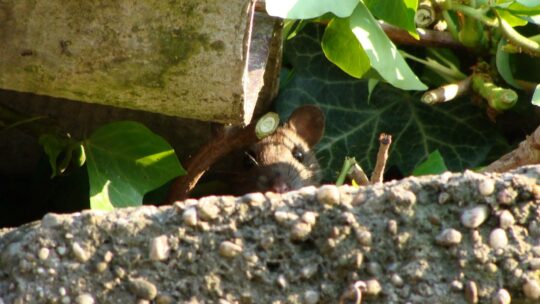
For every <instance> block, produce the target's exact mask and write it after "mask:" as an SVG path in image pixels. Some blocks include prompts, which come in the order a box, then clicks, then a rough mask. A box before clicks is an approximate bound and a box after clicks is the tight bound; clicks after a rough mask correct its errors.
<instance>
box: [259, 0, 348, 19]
mask: <svg viewBox="0 0 540 304" xmlns="http://www.w3.org/2000/svg"><path fill="white" fill-rule="evenodd" d="M357 4H358V0H339V1H335V0H317V1H313V0H267V1H266V11H267V12H268V14H269V15H270V16H276V17H280V18H283V19H311V18H317V17H320V16H322V15H324V14H326V13H333V14H334V15H336V16H338V17H348V16H350V15H351V13H352V12H353V10H354V8H355V7H356V5H357Z"/></svg>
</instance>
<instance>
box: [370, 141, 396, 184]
mask: <svg viewBox="0 0 540 304" xmlns="http://www.w3.org/2000/svg"><path fill="white" fill-rule="evenodd" d="M391 143H392V135H390V134H385V133H381V135H380V136H379V152H378V153H377V162H376V163H375V169H373V173H372V174H371V183H372V184H377V183H382V181H383V173H384V167H385V166H386V160H387V159H388V150H389V149H390V144H391Z"/></svg>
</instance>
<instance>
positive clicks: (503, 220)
mask: <svg viewBox="0 0 540 304" xmlns="http://www.w3.org/2000/svg"><path fill="white" fill-rule="evenodd" d="M514 223H515V219H514V216H513V215H512V213H511V212H510V211H508V210H503V211H502V212H501V214H500V215H499V226H500V227H501V228H502V229H507V228H509V227H511V226H512V225H514Z"/></svg>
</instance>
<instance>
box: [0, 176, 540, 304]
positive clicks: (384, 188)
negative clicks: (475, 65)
mask: <svg viewBox="0 0 540 304" xmlns="http://www.w3.org/2000/svg"><path fill="white" fill-rule="evenodd" d="M539 178H540V166H530V167H524V168H520V169H518V170H516V171H513V172H509V173H503V174H478V173H473V172H469V171H467V172H465V173H459V174H452V173H445V174H442V175H439V176H427V177H420V178H407V179H404V180H401V181H392V182H387V183H385V184H380V185H374V186H369V187H361V188H358V189H356V188H353V187H350V186H343V187H335V186H330V185H326V186H322V187H320V188H315V187H307V188H303V189H301V190H299V191H295V192H289V193H286V194H283V195H279V194H273V193H266V194H261V193H254V194H248V195H245V196H242V197H230V196H224V197H217V196H211V197H205V198H202V199H200V200H193V199H189V200H186V201H182V202H176V203H175V204H173V205H171V206H164V207H159V208H158V207H154V206H144V207H140V208H127V209H119V210H117V211H114V212H108V213H105V212H97V211H83V212H81V213H75V214H67V215H58V214H47V215H45V216H44V217H43V219H42V220H41V221H38V222H34V223H30V224H27V225H24V226H21V227H18V228H14V229H4V230H0V303H161V304H163V303H220V304H226V303H275V304H277V303H308V304H311V303H452V304H459V303H510V301H511V303H539V302H540V277H539V275H540V272H539V270H540V242H539V238H540V218H539V215H540V205H539V203H540V186H539V184H538V182H537V181H538V180H539ZM510 298H511V300H510Z"/></svg>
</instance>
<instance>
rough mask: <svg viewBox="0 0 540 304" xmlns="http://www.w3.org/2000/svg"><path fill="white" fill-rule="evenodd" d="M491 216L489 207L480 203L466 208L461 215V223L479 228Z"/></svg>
mask: <svg viewBox="0 0 540 304" xmlns="http://www.w3.org/2000/svg"><path fill="white" fill-rule="evenodd" d="M488 217H489V207H488V206H486V205H479V206H476V207H474V208H471V209H468V210H465V211H464V212H463V214H462V215H461V223H462V224H463V226H465V227H467V228H477V227H479V226H480V225H482V223H484V221H485V220H486V219H487V218H488Z"/></svg>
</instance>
